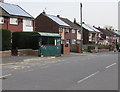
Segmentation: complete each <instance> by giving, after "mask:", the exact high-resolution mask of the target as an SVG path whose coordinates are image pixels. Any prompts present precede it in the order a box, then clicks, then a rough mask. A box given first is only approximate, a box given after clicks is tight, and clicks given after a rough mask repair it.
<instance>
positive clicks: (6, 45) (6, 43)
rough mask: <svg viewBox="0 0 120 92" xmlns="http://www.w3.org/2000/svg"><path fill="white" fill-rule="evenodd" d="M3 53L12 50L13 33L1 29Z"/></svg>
mask: <svg viewBox="0 0 120 92" xmlns="http://www.w3.org/2000/svg"><path fill="white" fill-rule="evenodd" d="M0 35H1V38H0V40H1V41H2V42H1V44H2V45H1V46H2V47H1V48H0V50H1V51H5V50H11V32H10V30H6V29H0Z"/></svg>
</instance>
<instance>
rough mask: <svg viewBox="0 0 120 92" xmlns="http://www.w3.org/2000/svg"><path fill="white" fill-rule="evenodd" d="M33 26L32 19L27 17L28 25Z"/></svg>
mask: <svg viewBox="0 0 120 92" xmlns="http://www.w3.org/2000/svg"><path fill="white" fill-rule="evenodd" d="M32 26H33V24H32V20H30V19H26V27H32Z"/></svg>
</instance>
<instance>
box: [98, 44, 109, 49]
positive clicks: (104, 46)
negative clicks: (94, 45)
mask: <svg viewBox="0 0 120 92" xmlns="http://www.w3.org/2000/svg"><path fill="white" fill-rule="evenodd" d="M98 49H110V45H99V46H98Z"/></svg>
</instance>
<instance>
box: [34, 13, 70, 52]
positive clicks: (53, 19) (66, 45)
mask: <svg viewBox="0 0 120 92" xmlns="http://www.w3.org/2000/svg"><path fill="white" fill-rule="evenodd" d="M35 31H37V32H49V33H58V34H60V35H61V44H62V49H61V50H62V53H63V54H69V53H70V39H68V38H66V36H65V34H68V35H70V25H68V24H67V23H65V22H64V21H62V20H61V19H59V18H58V17H57V16H54V15H48V14H46V13H45V12H44V11H43V12H42V13H41V14H40V15H38V16H37V17H36V18H35Z"/></svg>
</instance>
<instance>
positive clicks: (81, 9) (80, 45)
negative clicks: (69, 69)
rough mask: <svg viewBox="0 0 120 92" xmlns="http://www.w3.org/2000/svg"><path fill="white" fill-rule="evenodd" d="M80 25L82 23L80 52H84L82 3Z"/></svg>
mask: <svg viewBox="0 0 120 92" xmlns="http://www.w3.org/2000/svg"><path fill="white" fill-rule="evenodd" d="M80 23H81V43H80V51H81V53H83V52H82V47H83V28H82V3H80Z"/></svg>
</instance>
